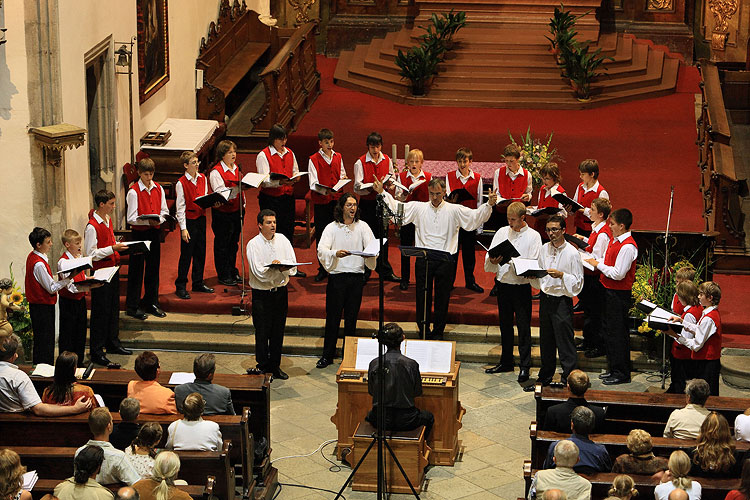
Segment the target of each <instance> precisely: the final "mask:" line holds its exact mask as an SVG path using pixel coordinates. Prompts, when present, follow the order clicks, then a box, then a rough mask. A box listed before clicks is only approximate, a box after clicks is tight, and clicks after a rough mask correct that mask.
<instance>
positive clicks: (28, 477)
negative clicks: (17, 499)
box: [22, 470, 39, 491]
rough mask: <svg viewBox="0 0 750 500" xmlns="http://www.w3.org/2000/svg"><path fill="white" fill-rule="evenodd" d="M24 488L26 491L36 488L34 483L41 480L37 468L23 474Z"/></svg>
mask: <svg viewBox="0 0 750 500" xmlns="http://www.w3.org/2000/svg"><path fill="white" fill-rule="evenodd" d="M22 478H23V489H24V490H26V491H31V490H32V489H34V485H35V484H36V482H37V481H38V480H39V475H38V474H37V472H36V471H35V470H30V471H28V472H27V473H25V474H24V475H23V476H22Z"/></svg>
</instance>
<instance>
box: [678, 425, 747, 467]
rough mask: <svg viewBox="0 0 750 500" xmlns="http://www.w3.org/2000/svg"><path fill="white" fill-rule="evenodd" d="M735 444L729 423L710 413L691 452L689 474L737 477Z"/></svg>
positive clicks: (737, 464) (738, 465)
mask: <svg viewBox="0 0 750 500" xmlns="http://www.w3.org/2000/svg"><path fill="white" fill-rule="evenodd" d="M734 451H735V444H734V439H732V433H731V432H730V431H729V423H728V422H727V419H726V418H725V417H724V415H722V414H721V413H716V412H715V411H712V412H711V413H710V414H709V415H708V416H707V417H706V419H705V420H704V421H703V424H701V429H700V432H699V433H698V445H697V446H696V447H695V450H693V468H692V469H691V471H690V474H691V475H693V476H702V477H717V478H722V477H739V475H740V463H739V462H737V460H736V459H735V457H734Z"/></svg>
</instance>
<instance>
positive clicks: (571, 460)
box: [529, 439, 591, 500]
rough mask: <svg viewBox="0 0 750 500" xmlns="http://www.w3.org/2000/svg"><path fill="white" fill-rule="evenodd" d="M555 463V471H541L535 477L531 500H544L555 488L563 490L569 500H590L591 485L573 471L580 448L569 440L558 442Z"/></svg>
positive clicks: (530, 491) (532, 483)
mask: <svg viewBox="0 0 750 500" xmlns="http://www.w3.org/2000/svg"><path fill="white" fill-rule="evenodd" d="M554 461H555V465H556V467H555V468H554V469H544V470H540V471H537V473H536V474H535V475H534V478H533V479H532V480H531V488H530V489H529V500H534V499H535V498H542V495H543V494H544V492H546V491H547V490H550V489H553V488H555V489H560V490H562V491H563V492H564V493H565V496H567V497H568V500H589V499H590V498H591V483H590V482H589V481H588V480H587V479H584V478H582V477H581V476H579V475H578V474H576V473H575V471H574V470H573V466H575V464H576V463H577V462H578V446H576V445H575V443H574V442H573V441H570V440H568V439H563V440H562V441H558V442H557V444H555V455H554ZM545 498H546V497H545Z"/></svg>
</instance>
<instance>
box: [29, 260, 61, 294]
mask: <svg viewBox="0 0 750 500" xmlns="http://www.w3.org/2000/svg"><path fill="white" fill-rule="evenodd" d="M37 262H41V263H42V264H44V267H45V268H47V272H48V273H49V275H50V276H52V269H50V267H49V263H48V262H47V261H46V260H44V259H43V258H41V257H40V256H38V255H37V254H35V253H34V252H31V253H30V254H29V256H28V257H26V283H25V284H26V299H27V300H28V301H29V304H50V305H55V304H57V294H56V293H53V294H50V293H49V292H48V291H47V290H45V289H44V287H43V286H42V284H41V283H39V282H38V281H37V280H36V278H35V277H34V266H36V263H37Z"/></svg>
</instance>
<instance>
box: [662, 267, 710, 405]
mask: <svg viewBox="0 0 750 500" xmlns="http://www.w3.org/2000/svg"><path fill="white" fill-rule="evenodd" d="M681 269H685V268H684V267H683V268H681ZM675 290H676V292H675V295H676V296H677V300H678V302H679V304H680V309H681V310H682V312H681V313H680V318H681V319H682V322H683V323H692V324H693V325H694V324H696V323H698V320H699V319H700V317H701V314H702V312H703V308H702V307H701V306H700V299H699V298H698V295H699V294H700V290H699V289H698V286H697V285H696V284H695V283H694V282H693V281H692V280H683V281H680V283H678V284H677V286H676V287H675ZM672 310H673V311H674V309H672ZM672 333H673V331H672ZM672 333H670V332H667V334H669V335H670V336H671V335H672ZM687 336H690V337H691V338H694V335H693V334H689V335H686V337H687ZM669 354H670V357H669V358H670V363H669V366H670V368H671V374H670V377H669V378H670V384H669V387H668V388H667V393H668V394H684V393H685V386H686V385H687V381H688V380H690V379H692V378H695V377H693V362H692V358H693V351H691V350H690V349H689V348H688V347H686V346H684V345H682V344H680V342H679V341H677V340H675V341H674V342H672V348H671V349H670V353H669Z"/></svg>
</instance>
